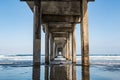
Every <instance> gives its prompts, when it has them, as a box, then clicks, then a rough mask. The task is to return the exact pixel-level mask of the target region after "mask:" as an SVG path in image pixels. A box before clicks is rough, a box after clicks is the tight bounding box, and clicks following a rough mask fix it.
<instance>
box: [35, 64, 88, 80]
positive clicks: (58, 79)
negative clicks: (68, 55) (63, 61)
mask: <svg viewBox="0 0 120 80" xmlns="http://www.w3.org/2000/svg"><path fill="white" fill-rule="evenodd" d="M80 67H81V66H80ZM44 71H45V73H44V79H42V80H80V78H79V79H77V78H76V74H77V75H80V73H76V65H45V69H44ZM80 76H81V75H80ZM33 80H40V66H34V67H33ZM82 80H89V67H88V66H82Z"/></svg>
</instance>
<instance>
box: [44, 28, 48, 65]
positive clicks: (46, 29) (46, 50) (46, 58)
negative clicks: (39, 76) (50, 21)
mask: <svg viewBox="0 0 120 80" xmlns="http://www.w3.org/2000/svg"><path fill="white" fill-rule="evenodd" d="M45 63H46V64H49V30H48V26H46V27H45Z"/></svg>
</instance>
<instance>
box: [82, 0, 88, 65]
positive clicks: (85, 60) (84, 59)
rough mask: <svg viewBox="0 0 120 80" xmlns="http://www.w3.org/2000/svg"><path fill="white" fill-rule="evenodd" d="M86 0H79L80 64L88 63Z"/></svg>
mask: <svg viewBox="0 0 120 80" xmlns="http://www.w3.org/2000/svg"><path fill="white" fill-rule="evenodd" d="M87 4H88V0H81V48H82V49H81V51H82V65H86V66H88V65H89V41H88V8H87Z"/></svg>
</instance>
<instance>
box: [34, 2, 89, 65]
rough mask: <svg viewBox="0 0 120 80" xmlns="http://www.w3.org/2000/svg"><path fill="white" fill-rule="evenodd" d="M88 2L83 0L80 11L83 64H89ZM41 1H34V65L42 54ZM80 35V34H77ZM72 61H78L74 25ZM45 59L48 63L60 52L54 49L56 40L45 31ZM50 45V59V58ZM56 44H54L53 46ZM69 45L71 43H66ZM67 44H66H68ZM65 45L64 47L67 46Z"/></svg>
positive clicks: (66, 55) (38, 61)
mask: <svg viewBox="0 0 120 80" xmlns="http://www.w3.org/2000/svg"><path fill="white" fill-rule="evenodd" d="M87 4H88V0H81V5H80V11H81V14H80V15H81V16H80V17H81V26H80V27H81V44H82V45H81V51H82V65H89V42H88V12H87V11H88V10H87ZM41 19H42V18H41V2H40V1H39V0H35V1H34V31H33V32H34V34H33V63H34V65H37V64H40V60H41V58H40V56H41ZM45 31H46V32H49V31H48V28H46V30H45ZM77 36H78V35H77ZM72 37H73V38H72V44H71V45H72V49H71V51H72V58H71V59H72V61H73V62H76V41H75V39H76V38H75V27H73V32H72ZM45 38H46V39H45V45H46V47H45V60H46V63H49V62H48V61H49V60H53V59H54V57H55V56H57V55H58V54H54V52H55V53H58V52H57V51H58V50H57V49H56V48H55V49H56V50H57V51H56V50H54V51H53V47H56V45H55V44H54V40H53V37H52V35H49V33H45ZM49 38H50V43H49ZM67 42H69V41H67ZM49 45H50V47H51V48H50V59H49V57H48V56H49V54H48V53H49ZM53 45H54V46H53ZM66 45H69V44H66ZM66 45H65V46H66ZM65 46H64V47H65ZM68 51H69V53H70V52H71V51H70V50H66V52H67V53H68ZM63 55H64V56H65V57H66V58H68V56H69V54H64V53H63Z"/></svg>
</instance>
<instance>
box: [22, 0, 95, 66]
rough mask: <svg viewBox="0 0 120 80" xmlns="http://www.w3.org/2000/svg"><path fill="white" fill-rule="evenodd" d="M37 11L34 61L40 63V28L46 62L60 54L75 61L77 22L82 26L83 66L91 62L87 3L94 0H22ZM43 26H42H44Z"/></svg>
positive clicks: (35, 17)
mask: <svg viewBox="0 0 120 80" xmlns="http://www.w3.org/2000/svg"><path fill="white" fill-rule="evenodd" d="M21 1H26V3H27V4H28V6H29V7H30V9H31V11H32V12H33V14H34V26H33V27H34V31H33V32H34V33H33V35H34V36H33V63H34V65H36V64H40V54H41V29H43V31H44V33H45V63H46V64H49V63H50V62H52V61H54V60H55V58H56V57H57V56H63V57H64V58H65V60H67V61H71V62H72V63H76V28H75V26H76V24H78V23H79V24H81V25H80V30H81V31H80V32H81V33H80V34H77V36H80V35H81V40H80V42H81V51H82V52H81V54H82V65H89V40H88V3H89V2H92V1H94V0H21ZM41 27H42V28H41Z"/></svg>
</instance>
